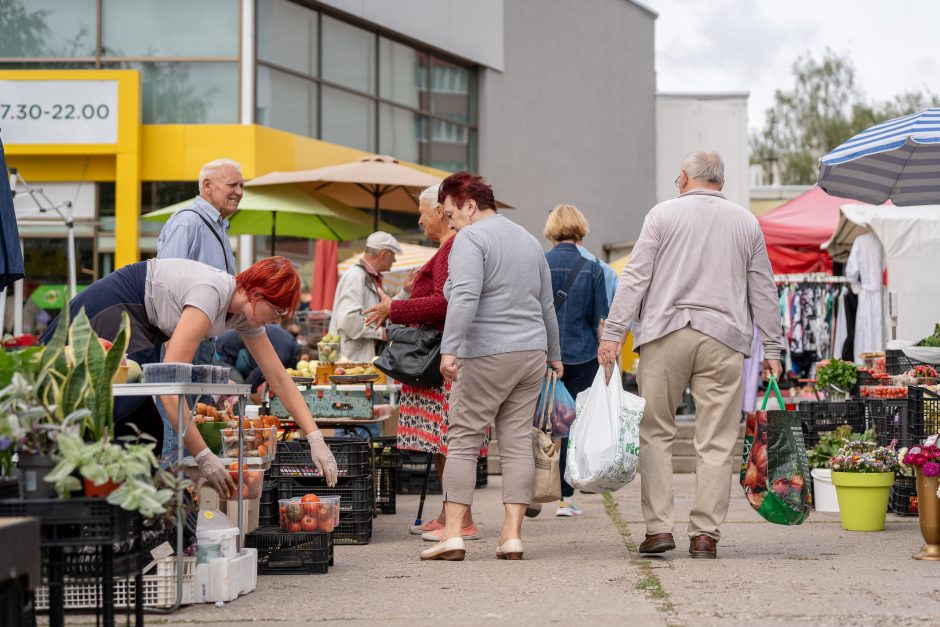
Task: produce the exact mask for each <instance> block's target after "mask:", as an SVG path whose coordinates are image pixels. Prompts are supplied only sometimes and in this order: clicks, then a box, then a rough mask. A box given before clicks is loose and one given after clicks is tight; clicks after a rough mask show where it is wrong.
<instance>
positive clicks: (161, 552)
mask: <svg viewBox="0 0 940 627" xmlns="http://www.w3.org/2000/svg"><path fill="white" fill-rule="evenodd" d="M150 555H151V556H152V557H153V559H155V560H158V559H163V558H164V557H170V556H171V555H173V547H172V546H170V543H169V542H164V543H163V544H161V545H160V546H158V547H156V548H155V549H153V550H152V551H150Z"/></svg>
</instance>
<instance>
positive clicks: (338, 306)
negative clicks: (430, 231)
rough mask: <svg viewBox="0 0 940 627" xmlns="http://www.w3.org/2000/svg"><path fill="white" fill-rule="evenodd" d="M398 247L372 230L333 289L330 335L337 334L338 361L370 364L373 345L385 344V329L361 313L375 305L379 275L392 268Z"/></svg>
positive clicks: (385, 236) (396, 241)
mask: <svg viewBox="0 0 940 627" xmlns="http://www.w3.org/2000/svg"><path fill="white" fill-rule="evenodd" d="M398 254H401V246H400V245H399V244H398V240H396V239H395V238H394V237H392V235H390V234H389V233H386V232H384V231H376V232H375V233H373V234H372V235H370V236H369V237H368V239H366V251H365V254H364V255H363V256H362V259H360V260H359V263H357V264H356V265H354V266H353V267H351V268H350V269H349V270H347V271H346V272H345V273H344V274H343V276H342V278H340V280H339V284H338V285H337V286H336V296H335V297H334V298H333V316H332V318H331V319H330V331H329V332H330V334H332V335H339V338H340V348H339V351H340V359H341V360H342V361H353V362H363V361H372V360H373V359H374V358H375V356H376V354H377V352H376V342H383V341H385V338H386V335H385V327H384V326H379V327H370V326H368V325H367V324H366V322H365V316H364V315H363V313H362V312H363V311H365V310H366V309H370V308H371V307H374V306H375V305H378V304H379V300H381V298H380V290H381V289H382V274H383V273H385V272H388V271H389V270H391V269H392V264H394V263H395V255H398Z"/></svg>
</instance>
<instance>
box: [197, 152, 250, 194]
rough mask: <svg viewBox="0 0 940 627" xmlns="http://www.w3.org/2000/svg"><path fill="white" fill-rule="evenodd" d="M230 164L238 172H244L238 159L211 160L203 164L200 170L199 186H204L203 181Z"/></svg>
mask: <svg viewBox="0 0 940 627" xmlns="http://www.w3.org/2000/svg"><path fill="white" fill-rule="evenodd" d="M226 165H230V166H232V167H233V168H235V169H236V170H238V173H239V174H241V173H242V166H241V164H240V163H238V162H237V161H232V160H231V159H216V160H215V161H210V162H209V163H207V164H206V165H204V166H202V169H201V170H199V187H200V188H202V182H203V181H204V180H206V179H207V178H210V177H212V176H213V175H214V174H215V173H216V172H218V171H219V170H220V169H221V168H222V167H223V166H226Z"/></svg>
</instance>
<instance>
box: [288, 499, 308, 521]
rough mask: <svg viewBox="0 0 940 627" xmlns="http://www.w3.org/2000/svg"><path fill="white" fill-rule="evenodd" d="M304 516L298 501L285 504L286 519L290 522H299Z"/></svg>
mask: <svg viewBox="0 0 940 627" xmlns="http://www.w3.org/2000/svg"><path fill="white" fill-rule="evenodd" d="M303 517H304V510H303V507H302V506H301V504H300V503H288V504H287V519H288V520H290V521H292V522H299V521H300V519H301V518H303Z"/></svg>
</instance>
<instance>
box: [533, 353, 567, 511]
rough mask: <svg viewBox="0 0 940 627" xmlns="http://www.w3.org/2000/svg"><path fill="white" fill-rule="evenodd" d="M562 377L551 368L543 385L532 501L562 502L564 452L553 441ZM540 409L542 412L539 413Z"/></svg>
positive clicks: (535, 446)
mask: <svg viewBox="0 0 940 627" xmlns="http://www.w3.org/2000/svg"><path fill="white" fill-rule="evenodd" d="M557 384H558V375H557V374H556V373H555V371H554V370H552V369H551V368H549V369H548V370H547V371H546V373H545V381H544V382H543V383H542V393H541V396H540V398H539V401H540V405H541V407H540V408H539V407H538V406H536V407H537V410H536V412H537V414H538V415H537V416H536V421H535V422H536V424H535V426H533V427H532V455H533V456H534V457H535V479H534V480H533V481H532V502H533V503H551V502H553V501H558V500H561V474H560V473H559V470H558V468H559V466H558V464H559V459H560V449H559V448H558V447H557V446H555V442H553V441H552V432H551V429H552V421H551V416H552V411H554V409H555V386H556V385H557ZM539 409H540V410H541V411H539Z"/></svg>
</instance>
